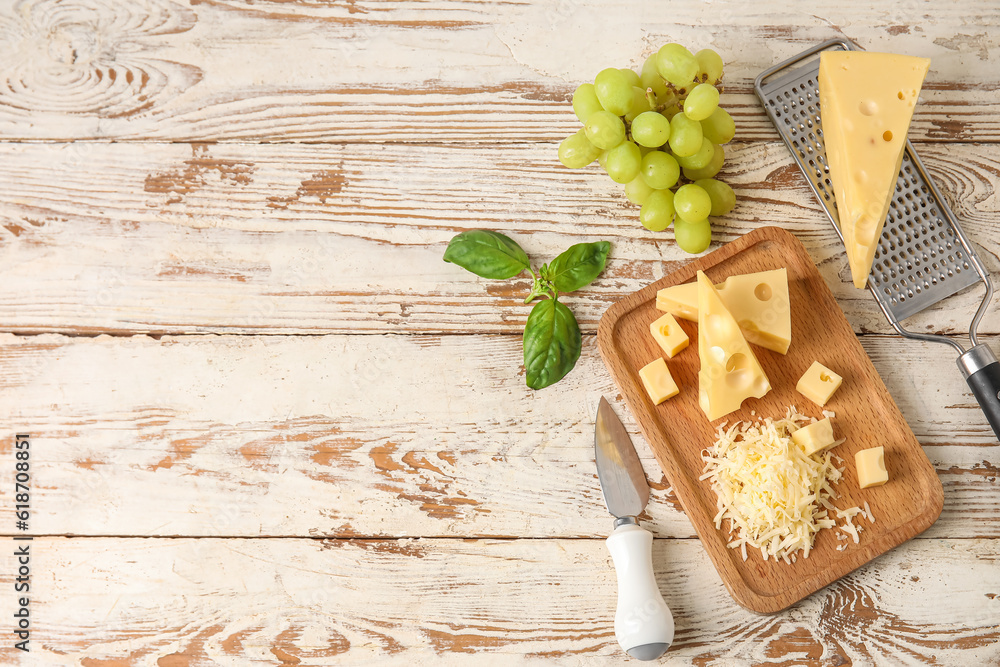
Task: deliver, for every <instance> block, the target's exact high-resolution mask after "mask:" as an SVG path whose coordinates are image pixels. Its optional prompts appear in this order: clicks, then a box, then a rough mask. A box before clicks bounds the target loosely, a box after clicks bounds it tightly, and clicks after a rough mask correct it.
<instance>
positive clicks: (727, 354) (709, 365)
mask: <svg viewBox="0 0 1000 667" xmlns="http://www.w3.org/2000/svg"><path fill="white" fill-rule="evenodd" d="M698 357H699V358H700V359H701V369H700V370H699V371H698V404H699V405H700V406H701V409H702V410H703V411H704V412H705V415H706V416H707V417H708V418H709V420H715V419H719V418H720V417H724V416H726V415H728V414H729V413H730V412H732V411H733V410H738V409H739V407H740V405H742V403H743V401H744V399H747V398H750V397H751V396H752V397H754V398H760V397H761V396H763V395H764V394H766V393H767V392H768V391H770V389H771V383H770V382H768V380H767V376H766V375H764V370H763V369H762V368H761V367H760V363H758V362H757V357H755V356H754V354H753V351H752V350H751V349H750V345H749V344H747V341H746V339H745V338H743V334H741V333H740V328H739V326H738V325H737V324H736V320H735V319H734V318H733V316H732V315H731V314H730V312H729V311H728V310H726V307H725V306H724V305H723V304H722V298H721V297H720V296H719V293H718V291H717V290H716V289H715V285H713V284H712V281H711V280H709V279H708V277H707V276H705V274H704V273H702V272H701V271H699V272H698Z"/></svg>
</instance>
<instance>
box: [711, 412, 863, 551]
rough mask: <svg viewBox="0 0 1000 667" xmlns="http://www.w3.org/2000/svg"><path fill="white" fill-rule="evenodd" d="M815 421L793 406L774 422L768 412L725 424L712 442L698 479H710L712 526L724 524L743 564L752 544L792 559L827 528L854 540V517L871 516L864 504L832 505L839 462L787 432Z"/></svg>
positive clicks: (837, 459)
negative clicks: (713, 503)
mask: <svg viewBox="0 0 1000 667" xmlns="http://www.w3.org/2000/svg"><path fill="white" fill-rule="evenodd" d="M815 421H816V420H815V419H811V418H809V417H806V416H804V415H801V414H799V413H798V411H797V410H796V409H795V407H794V406H792V407H790V408H788V410H787V412H786V414H785V417H784V418H783V419H779V420H777V421H775V420H773V419H771V418H770V417H767V418H764V419H763V420H760V421H756V422H736V423H735V424H733V425H732V426H729V427H728V428H727V425H726V424H723V425H722V426H720V427H719V430H718V432H717V433H716V436H717V438H718V439H717V440H716V442H715V445H714V446H712V447H711V448H710V449H708V450H706V451H705V452H703V454H702V459H703V460H704V461H705V469H704V474H703V475H702V476H701V477H700V479H701V480H705V479H708V480H711V484H712V489H713V490H714V491H715V493H716V495H717V496H718V502H717V506H718V509H719V512H718V514H716V516H715V527H716V528H717V529H721V528H722V522H723V521H724V520H728V521H729V535H730V537H732V538H734V539H732V541H731V542H729V544H728V546H729V548H731V549H736V548H739V549H740V551H741V553H742V555H743V560H744V561H745V560H746V559H747V547H748V546H749V547H752V548H754V549H758V550H760V554H761V556H762V557H763V558H764V560H765V561H766V560H768V558H774V559H775V560H776V561H777V560H778V559H781V560H783V561H784V562H785V563H793V562H795V560H796V554H797V553H798V552H799V551H802V557H803V558H808V557H809V552H810V551H811V550H812V547H813V541H814V540H815V537H816V534H817V533H818V532H819V531H821V530H823V529H824V528H835V527H836V528H839V529H840V530H843V531H844V532H845V533H846V534H843V535H838V539H846V538H847V536H848V535H850V536H851V538H853V541H854V543H857V542H858V541H859V535H858V532H859V531H862V530H864V528H862V527H861V526H856V525H854V523H853V522H852V519H853V518H854V517H855V516H858V515H862V516H864V517H865V518H866V519H868V521H869V522H872V523H873V522H874V521H875V517H874V516H872V514H871V510H870V509H869V508H868V504H867V503H865V509H863V510H862V509H861V508H859V507H852V508H849V509H846V510H839V509H837V508H836V507H834V505H833V502H832V500H834V499H836V498H837V497H838V496H837V493H836V491H834V490H833V487H832V485H833V484H836V483H837V482H838V481H839V480H840V478H841V476H842V473H843V470H844V468H843V467H839V468H838V467H837V465H836V463H838V462H839V463H842V462H843V460H842V459H840V458H839V457H837V456H835V455H833V454H831V453H830V452H829V451H828V450H827V451H822V452H817V453H816V454H813V455H812V456H806V454H805V452H804V451H803V450H802V448H801V447H800V446H798V445H796V444H795V443H794V442H793V441H792V438H791V435H792V433H794V432H795V431H797V430H798V429H800V428H802V427H803V426H806V425H808V424H809V423H812V422H815ZM840 442H842V441H838V442H837V443H836V444H837V445H839V444H840ZM834 513H835V514H836V518H835V517H834ZM837 519H843V520H844V523H843V525H841V526H837ZM842 549H843V545H841V546H840V547H838V551H840V550H842Z"/></svg>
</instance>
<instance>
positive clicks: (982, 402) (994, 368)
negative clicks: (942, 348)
mask: <svg viewBox="0 0 1000 667" xmlns="http://www.w3.org/2000/svg"><path fill="white" fill-rule="evenodd" d="M958 367H959V368H961V369H962V373H964V374H965V381H966V382H968V383H969V388H970V389H972V393H973V395H975V397H976V400H977V401H979V407H981V408H982V409H983V413H984V414H985V415H986V419H987V420H988V421H989V422H990V426H991V427H993V433H994V435H996V436H997V439H998V440H1000V361H997V358H996V357H995V356H994V355H993V351H992V350H990V348H989V347H987V346H986V345H976V346H975V347H973V348H972V349H971V350H969V351H968V352H966V353H965V354H963V355H962V356H960V357H959V358H958Z"/></svg>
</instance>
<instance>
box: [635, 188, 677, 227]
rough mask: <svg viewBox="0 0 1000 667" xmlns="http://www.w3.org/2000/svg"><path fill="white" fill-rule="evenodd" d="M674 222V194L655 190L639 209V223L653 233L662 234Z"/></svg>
mask: <svg viewBox="0 0 1000 667" xmlns="http://www.w3.org/2000/svg"><path fill="white" fill-rule="evenodd" d="M673 221H674V193H672V192H671V191H670V190H653V192H651V193H650V194H649V196H648V197H646V203H645V204H643V205H642V208H641V209H639V222H641V223H642V226H643V227H645V228H646V229H648V230H649V231H651V232H662V231H663V230H664V229H666V228H667V227H669V226H670V223H671V222H673Z"/></svg>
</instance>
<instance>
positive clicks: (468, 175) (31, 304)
mask: <svg viewBox="0 0 1000 667" xmlns="http://www.w3.org/2000/svg"><path fill="white" fill-rule="evenodd" d="M920 152H921V154H922V155H923V157H924V158H925V160H926V162H927V164H928V167H929V169H930V171H931V172H932V174H933V176H934V177H935V178H936V179H937V180H938V183H939V185H940V186H941V189H942V190H943V191H944V192H945V193H946V194H947V196H948V197H950V198H951V199H952V202H953V203H954V207H955V210H956V212H957V214H958V216H959V218H960V219H961V220H962V222H963V224H964V226H965V229H966V231H967V232H968V234H969V235H970V237H971V238H972V239H973V241H974V242H976V243H977V244H978V245H979V248H980V255H981V257H982V259H983V261H984V262H985V263H986V265H987V267H988V268H989V269H990V270H991V272H992V274H993V276H994V279H995V282H996V281H997V280H1000V260H998V259H997V258H998V256H1000V234H998V232H997V229H996V225H995V219H996V217H997V214H998V212H1000V208H998V205H997V199H996V197H995V190H994V185H993V184H994V182H995V180H996V174H997V173H1000V159H998V158H997V156H996V155H995V154H994V153H995V151H993V149H992V148H991V147H990V146H989V145H978V144H958V145H949V146H931V145H924V146H923V147H921V148H920ZM555 154H556V146H555V145H554V144H541V145H516V146H497V147H492V146H491V147H490V148H489V149H488V151H486V150H484V149H481V148H467V147H444V146H438V147H416V146H287V145H286V146H271V145H260V146H245V145H236V146H234V145H212V146H209V145H204V144H194V145H183V144H178V145H172V144H143V145H137V144H97V143H75V144H68V145H55V146H54V145H44V144H43V145H38V144H0V257H2V258H3V260H4V261H3V262H2V264H0V278H2V279H3V281H4V285H5V286H6V289H5V290H3V292H2V294H0V327H2V328H3V329H4V330H7V331H15V332H22V333H32V332H39V331H58V332H65V333H100V332H116V333H136V332H149V333H187V332H238V333H255V332H263V333H327V332H340V331H344V332H346V331H355V332H366V333H396V332H400V331H406V332H410V333H415V332H447V331H457V332H468V331H478V332H494V333H519V332H520V331H521V329H522V328H523V326H524V322H525V320H526V318H527V313H528V311H529V309H528V308H526V307H524V305H523V303H522V300H523V296H524V295H525V294H527V292H528V291H529V290H530V282H529V281H528V280H527V279H517V280H512V281H487V280H482V279H479V278H477V277H475V276H473V275H472V274H470V273H467V272H465V271H463V270H461V269H459V268H458V267H455V266H454V265H449V264H445V263H444V262H443V261H442V260H441V256H442V254H443V253H444V249H445V247H446V245H447V242H448V240H449V239H450V238H451V237H452V236H453V235H454V234H456V233H457V232H459V231H462V230H463V229H470V228H480V227H486V228H491V229H498V230H502V231H504V232H506V233H508V234H510V235H511V236H513V237H514V238H515V239H516V240H517V241H518V242H520V243H521V244H522V245H523V246H524V247H525V249H526V250H527V251H528V252H529V254H530V255H531V256H532V258H533V259H534V261H535V262H536V264H538V265H540V264H541V263H542V262H546V261H550V260H551V258H552V257H554V256H555V255H556V254H558V253H559V252H561V251H562V250H564V249H565V248H566V247H567V246H568V245H570V244H571V243H575V242H579V241H583V240H597V239H601V238H604V239H609V240H611V241H612V243H613V249H612V253H611V259H610V261H609V263H608V267H607V269H606V270H605V272H604V274H603V275H602V277H601V278H600V279H598V280H597V281H596V282H595V283H594V284H592V285H591V286H589V287H588V288H587V289H586V290H583V291H581V292H579V293H578V294H573V295H570V296H568V297H566V301H567V303H570V304H571V305H572V307H573V309H574V311H575V312H576V314H577V317H578V319H579V320H580V323H581V326H582V328H583V330H584V331H585V332H592V331H595V330H596V326H597V321H598V319H599V318H600V316H601V314H602V313H603V312H604V311H605V310H606V309H607V307H608V306H609V305H610V304H611V303H612V302H614V301H615V300H616V299H617V298H619V297H620V296H621V295H622V294H626V293H629V292H633V291H635V290H637V289H639V288H641V287H643V286H645V285H647V284H649V283H650V282H653V281H654V280H656V279H658V278H661V277H663V276H664V275H666V274H667V273H669V272H670V271H672V270H674V269H676V268H677V267H679V266H680V265H681V264H682V263H683V262H687V261H690V259H691V258H692V256H691V255H688V254H686V253H684V252H682V251H680V250H679V249H678V248H677V247H676V246H675V245H674V242H673V232H672V231H670V230H668V231H666V232H664V233H662V234H660V235H655V234H651V233H649V232H647V231H646V230H645V229H644V228H643V227H642V226H641V225H640V224H639V223H638V214H637V210H636V208H635V207H634V206H632V205H631V204H630V203H628V202H627V200H625V198H624V195H623V194H622V192H621V188H620V186H618V185H616V184H614V183H612V182H611V180H610V179H608V178H607V177H606V176H604V175H603V174H601V173H598V172H599V168H598V167H597V166H596V165H595V166H593V167H591V168H588V169H584V170H581V171H570V170H566V169H563V168H562V167H561V166H560V165H559V164H558V162H557V161H556V159H555ZM729 156H730V162H729V164H728V165H727V166H726V167H725V170H726V171H725V177H726V180H727V181H728V182H730V183H731V184H732V185H733V187H734V188H735V190H736V192H737V195H738V197H739V201H740V203H739V204H738V206H737V208H736V209H735V210H734V211H733V212H732V213H731V214H729V215H727V216H725V218H722V219H720V220H718V221H716V224H715V228H714V234H715V245H713V247H718V245H719V244H721V243H725V242H728V241H731V240H733V239H735V238H738V237H739V236H741V235H743V234H745V233H747V232H749V231H752V230H753V229H757V228H759V227H760V226H762V225H765V224H776V225H780V226H782V227H784V228H785V229H788V230H789V231H792V232H793V233H794V234H795V235H796V236H797V237H798V238H799V239H801V240H802V242H803V243H804V244H805V246H806V248H807V249H808V251H809V253H810V256H811V257H812V258H813V260H814V261H815V263H816V264H817V266H818V267H819V269H820V272H821V273H822V275H823V277H824V279H825V280H826V282H827V284H828V285H830V286H831V288H832V289H833V291H834V294H835V296H836V297H837V300H838V303H840V305H841V307H842V308H843V309H844V311H845V312H846V313H847V316H848V319H849V320H850V322H851V324H852V326H853V327H854V329H855V331H857V332H859V333H868V332H878V333H888V332H891V329H890V327H889V325H888V324H887V323H886V322H885V319H884V317H883V316H882V314H881V312H880V311H879V310H878V308H877V306H876V305H875V303H874V300H873V299H872V298H871V296H870V295H869V294H868V292H867V291H861V290H856V289H855V288H854V287H853V286H852V285H851V284H850V273H849V270H848V268H847V262H846V259H845V256H844V252H843V245H842V244H841V242H840V241H839V239H838V238H837V236H836V234H835V233H834V231H833V229H832V228H831V227H830V226H829V223H828V222H826V220H825V218H824V217H823V214H822V213H821V211H820V208H819V205H818V204H817V203H816V202H815V200H814V196H813V194H812V193H811V192H810V191H809V189H808V187H807V186H806V184H805V180H804V179H803V177H802V176H801V174H800V173H799V171H798V168H797V167H796V166H795V164H794V163H793V162H792V159H791V156H790V155H789V153H788V151H787V150H786V149H785V147H784V146H783V145H781V144H779V143H768V144H746V143H743V144H736V145H733V146H731V147H730V151H729ZM53 173H58V174H59V178H58V179H56V180H53V179H52V178H51V175H52V174H53ZM981 294H982V289H981V288H971V289H970V290H969V291H968V292H966V293H963V294H961V295H958V296H956V297H954V298H952V299H949V300H947V301H945V302H944V303H942V304H941V305H939V306H937V307H935V308H933V309H931V310H929V311H928V312H927V313H923V314H921V315H918V316H916V317H914V318H912V321H911V322H908V324H909V325H910V326H912V327H913V328H915V329H917V330H920V331H939V332H945V333H961V332H964V331H966V330H967V328H968V326H969V321H970V320H971V316H972V313H973V312H974V311H975V309H976V307H977V306H978V303H979V300H980V298H981ZM981 330H982V331H983V332H985V333H997V332H1000V310H998V309H996V308H990V310H989V312H988V314H987V316H986V319H985V320H984V322H983V324H982V327H981Z"/></svg>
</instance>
